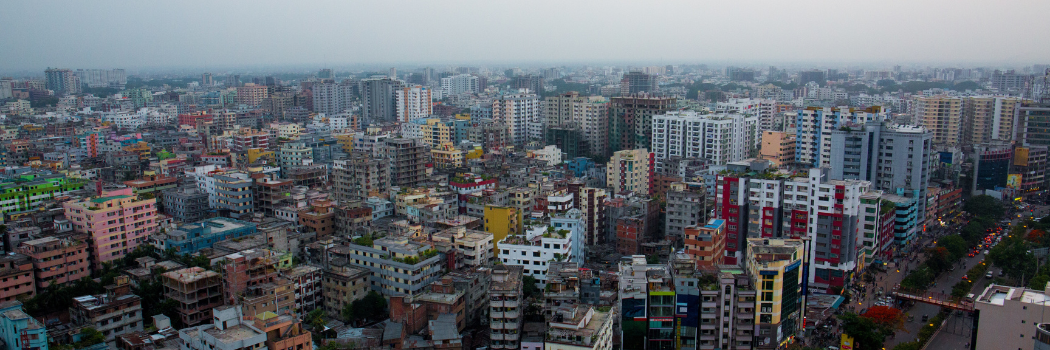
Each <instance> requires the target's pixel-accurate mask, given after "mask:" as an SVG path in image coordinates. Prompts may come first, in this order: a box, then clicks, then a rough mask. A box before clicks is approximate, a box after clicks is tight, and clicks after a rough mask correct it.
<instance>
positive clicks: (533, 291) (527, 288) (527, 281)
mask: <svg viewBox="0 0 1050 350" xmlns="http://www.w3.org/2000/svg"><path fill="white" fill-rule="evenodd" d="M521 283H522V291H523V292H524V293H525V298H526V299H528V298H533V297H537V298H538V297H540V296H542V295H541V294H540V288H539V287H536V283H537V281H536V277H532V276H525V277H522V279H521Z"/></svg>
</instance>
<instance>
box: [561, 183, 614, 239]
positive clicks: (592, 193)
mask: <svg viewBox="0 0 1050 350" xmlns="http://www.w3.org/2000/svg"><path fill="white" fill-rule="evenodd" d="M580 185H582V184H580ZM571 188H572V187H570V189H571ZM573 198H574V200H576V201H578V203H577V204H576V208H579V209H580V218H581V220H582V221H583V229H582V232H583V233H582V237H583V242H584V243H585V244H587V245H591V244H599V243H602V242H605V241H606V235H605V232H606V230H605V198H606V194H605V189H602V188H593V187H582V188H580V189H579V191H577V192H575V193H574V196H573Z"/></svg>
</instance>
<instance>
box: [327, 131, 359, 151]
mask: <svg viewBox="0 0 1050 350" xmlns="http://www.w3.org/2000/svg"><path fill="white" fill-rule="evenodd" d="M332 137H335V141H336V142H339V145H340V146H343V152H346V153H350V152H353V151H354V134H352V133H351V134H333V135H332Z"/></svg>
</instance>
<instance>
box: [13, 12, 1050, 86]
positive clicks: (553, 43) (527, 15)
mask: <svg viewBox="0 0 1050 350" xmlns="http://www.w3.org/2000/svg"><path fill="white" fill-rule="evenodd" d="M1047 13H1050V1H1046V0H1025V1H1016V0H997V1H993V0H945V1H927V0H878V1H856V0H836V1H823V0H792V1H785V0H716V1H702V0H689V1H618V0H605V1H577V0H557V1H502V0H489V1H468V0H440V1H393V0H381V1H291V0H287V1H262V0H256V1H187V0H178V1H164V2H161V1H109V0H93V1H7V2H5V3H4V5H3V7H2V9H0V71H10V70H42V69H44V68H45V67H47V66H52V67H64V68H130V69H135V68H144V67H184V68H201V69H205V68H209V67H210V68H220V67H234V66H256V67H258V66H274V65H317V66H320V65H327V66H334V67H338V66H345V65H351V64H391V65H394V64H399V63H400V64H414V63H469V62H489V63H497V62H515V63H517V62H588V61H589V62H596V63H599V62H625V61H633V62H653V63H664V64H680V63H710V62H731V61H745V62H756V63H763V62H765V63H778V62H858V63H886V64H893V63H920V62H959V63H993V64H994V63H997V62H1002V63H1047V62H1050V45H1048V44H1047V43H1048V42H1050V20H1046V19H1045V16H1046V14H1047Z"/></svg>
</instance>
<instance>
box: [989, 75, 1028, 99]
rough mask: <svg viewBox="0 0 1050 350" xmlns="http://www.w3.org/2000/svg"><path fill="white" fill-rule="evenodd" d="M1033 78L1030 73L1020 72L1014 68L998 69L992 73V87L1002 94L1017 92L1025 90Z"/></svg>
mask: <svg viewBox="0 0 1050 350" xmlns="http://www.w3.org/2000/svg"><path fill="white" fill-rule="evenodd" d="M1032 78H1033V77H1032V76H1031V75H1029V74H1020V73H1016V72H1014V71H1013V70H1008V71H1005V72H1003V71H1000V70H996V71H995V72H993V73H992V88H993V89H995V90H996V91H998V92H999V93H1002V94H1007V93H1012V94H1017V93H1021V92H1024V90H1025V89H1026V88H1027V87H1028V84H1030V83H1031V81H1032Z"/></svg>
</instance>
